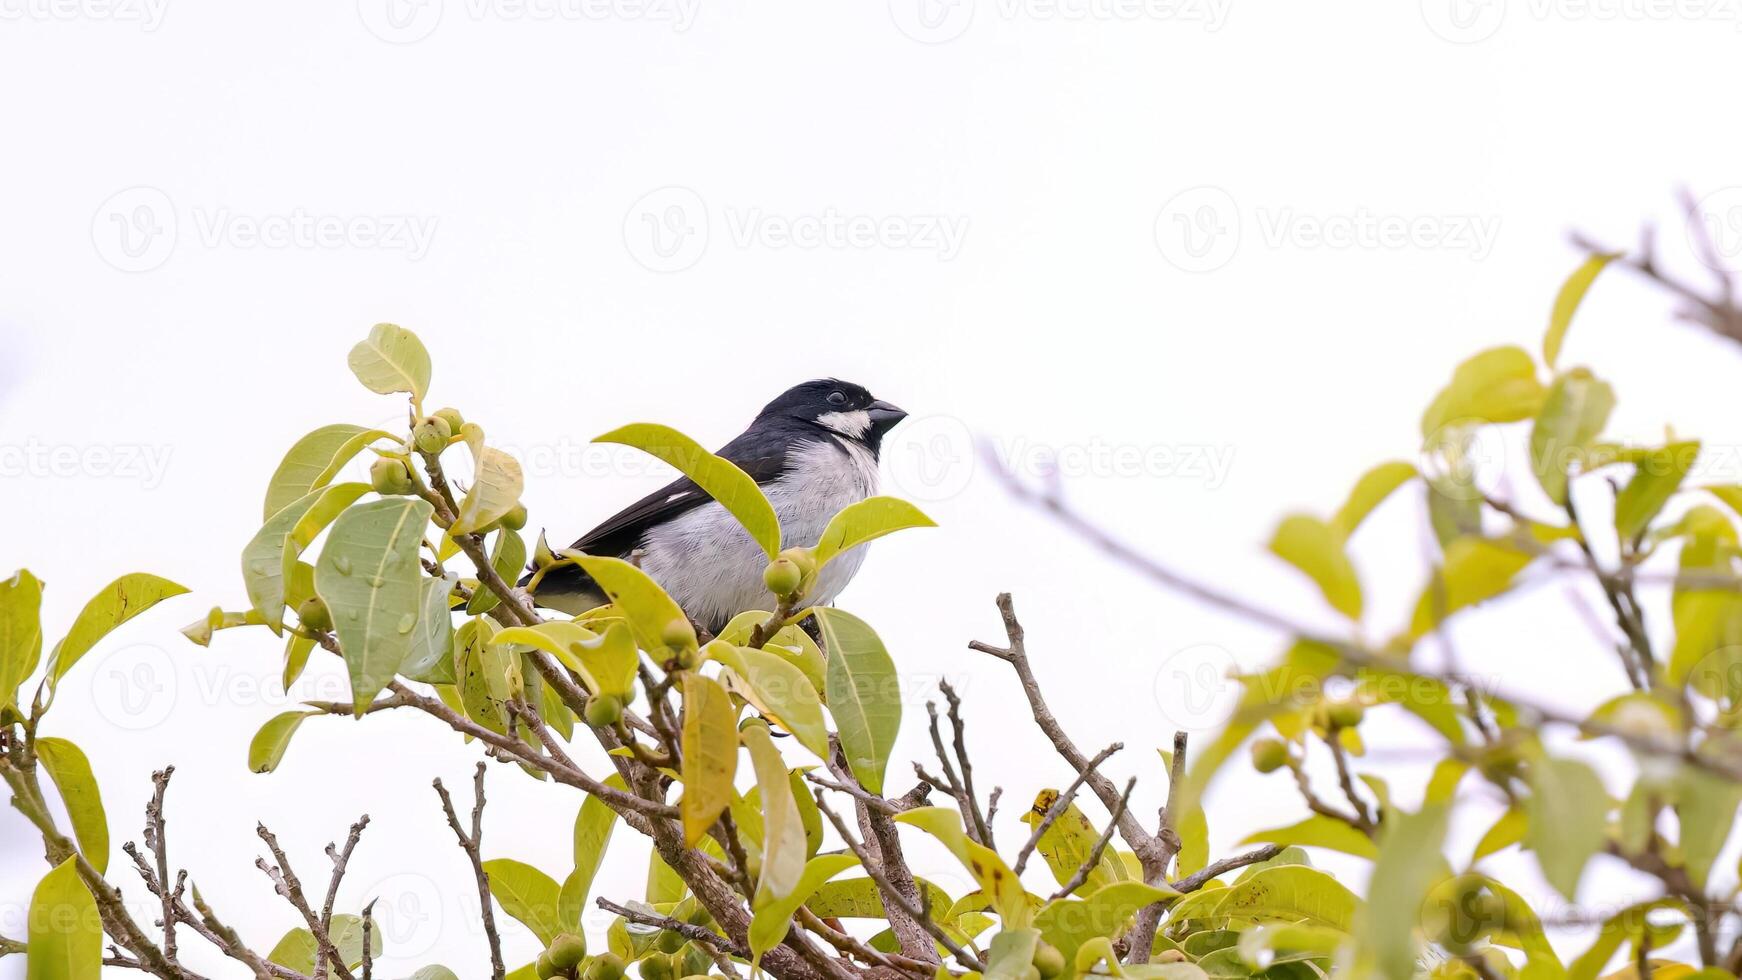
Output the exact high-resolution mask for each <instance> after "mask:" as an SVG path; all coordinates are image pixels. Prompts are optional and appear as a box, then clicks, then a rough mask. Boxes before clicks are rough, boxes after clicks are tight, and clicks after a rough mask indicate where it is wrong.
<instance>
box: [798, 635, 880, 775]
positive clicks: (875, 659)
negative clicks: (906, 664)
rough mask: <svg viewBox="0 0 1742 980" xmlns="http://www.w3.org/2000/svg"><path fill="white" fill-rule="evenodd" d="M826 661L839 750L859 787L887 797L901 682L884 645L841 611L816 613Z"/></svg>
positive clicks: (830, 707) (830, 710)
mask: <svg viewBox="0 0 1742 980" xmlns="http://www.w3.org/2000/svg"><path fill="white" fill-rule="evenodd" d="M813 614H814V615H815V616H816V620H817V626H818V627H819V630H818V632H819V633H820V634H821V635H822V640H823V643H824V644H825V645H827V647H828V648H829V654H828V659H827V661H826V671H827V685H828V687H827V694H828V702H829V714H831V715H833V716H834V719H835V725H836V727H837V728H839V735H840V739H841V750H842V751H843V752H844V753H846V756H847V765H848V767H849V768H851V769H852V771H853V777H854V778H855V779H857V780H858V781H859V785H861V786H863V787H864V788H866V789H867V790H870V791H871V792H873V793H876V794H878V795H882V793H883V773H884V770H885V769H887V768H888V766H889V754H890V752H891V751H893V750H894V748H895V737H896V736H897V735H898V734H900V731H901V678H900V676H898V675H897V674H896V672H895V661H894V660H892V659H891V658H890V656H889V651H888V650H886V649H884V646H883V641H882V640H881V639H880V638H879V637H878V636H877V633H876V632H875V631H874V630H872V629H871V627H870V625H869V624H867V623H866V622H865V621H864V620H862V619H860V618H859V617H857V616H854V615H853V614H851V613H848V612H843V611H842V610H839V609H832V608H826V607H824V608H817V609H815V610H813Z"/></svg>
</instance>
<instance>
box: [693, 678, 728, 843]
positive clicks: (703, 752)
mask: <svg viewBox="0 0 1742 980" xmlns="http://www.w3.org/2000/svg"><path fill="white" fill-rule="evenodd" d="M737 723H738V718H737V712H735V711H733V710H732V697H731V695H729V694H727V693H726V689H725V688H723V687H721V686H720V685H719V684H717V683H715V682H714V681H713V680H712V679H711V678H707V677H703V676H702V675H701V674H698V673H696V672H695V671H693V670H686V671H684V672H683V800H682V801H681V806H680V809H681V810H682V812H683V832H684V844H685V846H688V847H694V846H696V841H699V840H701V839H702V835H703V834H705V833H707V832H708V828H709V827H712V826H713V825H714V821H715V820H717V819H719V816H720V811H722V810H724V809H726V807H727V806H728V805H729V804H730V803H731V802H732V777H733V776H734V775H735V774H736V773H737V771H738V739H737V735H736V732H737V727H738V724H737Z"/></svg>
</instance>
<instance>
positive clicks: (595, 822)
mask: <svg viewBox="0 0 1742 980" xmlns="http://www.w3.org/2000/svg"><path fill="white" fill-rule="evenodd" d="M605 785H606V786H609V787H611V788H612V789H618V790H621V789H626V788H627V784H626V783H625V782H624V781H623V777H622V776H621V775H619V774H617V773H612V774H611V775H610V776H609V777H607V778H606V779H605ZM616 828H617V811H615V810H613V809H611V808H610V807H608V806H606V805H605V803H604V802H603V801H602V800H600V799H599V798H598V797H596V796H593V795H590V794H589V795H588V796H587V798H586V799H584V800H582V801H581V809H580V812H579V813H577V814H575V833H574V855H575V869H574V870H573V871H571V872H569V876H568V877H567V878H565V879H563V887H562V892H561V894H560V895H559V896H558V897H557V908H558V911H559V912H560V913H561V919H562V922H563V925H564V928H566V929H568V930H569V931H571V932H573V931H576V930H578V929H580V927H581V915H582V913H583V912H585V910H586V903H587V892H588V891H589V890H590V889H591V888H592V887H593V876H594V875H596V874H598V873H599V864H600V863H601V862H602V861H604V860H605V848H606V847H607V845H609V844H610V843H611V832H612V831H613V830H615V829H616Z"/></svg>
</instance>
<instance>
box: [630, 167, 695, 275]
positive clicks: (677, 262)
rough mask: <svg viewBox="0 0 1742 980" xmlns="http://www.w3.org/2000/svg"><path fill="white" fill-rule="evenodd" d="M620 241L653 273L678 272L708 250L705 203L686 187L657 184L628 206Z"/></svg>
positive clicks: (693, 263)
mask: <svg viewBox="0 0 1742 980" xmlns="http://www.w3.org/2000/svg"><path fill="white" fill-rule="evenodd" d="M623 244H624V245H625V246H626V247H627V248H628V249H629V254H630V255H631V256H633V257H634V259H635V261H637V262H639V263H641V264H642V265H643V266H644V267H646V268H647V269H649V270H650V271H653V272H681V271H683V270H684V269H687V268H689V267H690V266H692V265H695V264H696V263H697V262H700V261H701V260H702V253H704V252H706V251H707V250H708V205H707V202H705V201H703V200H702V196H701V195H700V194H697V193H696V192H695V191H693V190H690V189H689V188H688V187H661V188H660V189H658V190H656V191H649V192H648V193H646V194H644V195H642V197H641V199H640V200H638V201H636V202H635V203H634V204H632V205H630V206H629V213H628V214H625V215H624V216H623Z"/></svg>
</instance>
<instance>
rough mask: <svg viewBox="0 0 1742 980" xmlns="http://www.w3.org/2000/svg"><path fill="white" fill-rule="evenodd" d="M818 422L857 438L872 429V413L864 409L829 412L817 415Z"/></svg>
mask: <svg viewBox="0 0 1742 980" xmlns="http://www.w3.org/2000/svg"><path fill="white" fill-rule="evenodd" d="M817 424H818V425H822V426H826V427H828V428H830V429H833V430H835V431H836V432H839V433H840V434H841V435H844V436H846V437H847V438H849V439H857V438H859V437H860V436H862V435H864V434H865V433H866V432H867V431H869V430H870V428H871V413H870V412H866V411H863V410H860V411H857V412H827V413H824V414H822V415H819V416H817Z"/></svg>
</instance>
